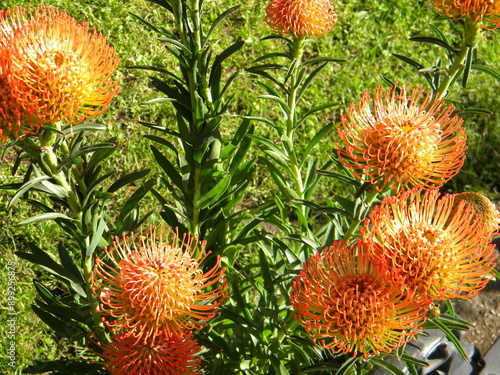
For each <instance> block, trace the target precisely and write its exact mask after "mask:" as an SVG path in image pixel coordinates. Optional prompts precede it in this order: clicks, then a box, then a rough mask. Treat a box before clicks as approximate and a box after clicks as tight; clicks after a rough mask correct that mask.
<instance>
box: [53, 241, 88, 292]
mask: <svg viewBox="0 0 500 375" xmlns="http://www.w3.org/2000/svg"><path fill="white" fill-rule="evenodd" d="M57 252H58V254H59V259H60V260H61V265H62V266H63V267H64V268H65V269H66V270H67V271H68V272H70V273H71V274H72V275H73V276H74V277H75V279H76V280H79V281H80V282H81V284H82V285H83V284H84V280H83V276H82V273H81V272H80V270H79V269H78V267H77V266H76V265H75V263H74V262H73V259H72V258H71V256H70V255H69V253H68V250H66V247H65V246H64V244H63V243H62V242H59V245H58V246H57Z"/></svg>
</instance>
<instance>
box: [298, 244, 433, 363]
mask: <svg viewBox="0 0 500 375" xmlns="http://www.w3.org/2000/svg"><path fill="white" fill-rule="evenodd" d="M386 276H387V274H386V271H385V270H384V265H383V263H381V264H377V263H372V262H370V261H369V259H368V254H367V245H366V244H365V243H363V242H361V241H360V242H358V243H355V244H350V245H347V244H346V243H344V242H342V241H338V242H334V243H333V246H331V247H330V248H325V250H324V252H323V254H320V253H317V254H316V255H315V256H314V257H312V258H310V259H309V260H308V262H307V264H306V265H304V269H303V270H302V271H301V272H300V275H299V276H298V277H297V278H296V279H295V280H294V282H293V284H292V295H291V302H292V304H293V306H294V308H295V310H296V311H297V319H298V321H299V322H300V323H301V324H303V325H304V327H305V329H306V331H307V333H308V334H309V335H310V336H311V337H312V338H313V340H314V342H315V343H316V344H317V345H318V346H321V347H325V348H328V349H331V350H333V351H334V352H342V353H344V354H348V353H352V355H353V356H356V355H357V354H358V353H361V354H363V356H364V357H365V358H368V357H369V356H370V355H380V352H385V353H390V352H391V351H393V350H394V349H396V348H398V347H400V346H402V345H403V344H404V343H406V342H408V341H410V340H411V339H412V337H413V336H414V335H416V334H417V333H418V332H420V330H421V325H422V324H423V322H424V321H425V313H426V311H427V306H428V303H427V302H426V301H423V300H418V299H415V298H413V297H414V296H413V295H412V294H411V293H406V292H404V291H403V290H402V288H401V284H400V283H399V282H398V279H397V278H393V279H388V278H386Z"/></svg>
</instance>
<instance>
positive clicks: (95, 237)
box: [85, 208, 107, 258]
mask: <svg viewBox="0 0 500 375" xmlns="http://www.w3.org/2000/svg"><path fill="white" fill-rule="evenodd" d="M106 228H107V225H106V208H103V210H102V212H101V218H100V219H99V224H98V225H97V228H94V230H93V231H92V238H91V241H90V244H89V246H88V247H87V249H86V250H85V257H87V258H89V257H91V256H92V254H93V253H94V250H95V249H96V247H97V245H98V244H99V242H100V241H101V240H102V239H103V237H102V235H103V233H104V230H105V229H106Z"/></svg>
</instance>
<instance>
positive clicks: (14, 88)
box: [0, 5, 120, 137]
mask: <svg viewBox="0 0 500 375" xmlns="http://www.w3.org/2000/svg"><path fill="white" fill-rule="evenodd" d="M0 37H1V38H2V39H3V41H2V42H1V46H0V49H1V52H2V55H3V56H2V58H1V59H0V77H1V78H2V79H0V82H1V86H0V87H1V88H2V91H0V94H1V95H2V97H1V98H0V102H1V103H2V104H1V106H0V108H1V109H0V112H1V115H2V116H1V117H0V121H2V123H0V127H1V128H2V129H3V132H2V136H3V137H6V133H12V134H13V135H14V136H24V135H25V134H19V133H22V132H23V131H24V133H26V132H27V133H34V132H36V131H37V127H39V125H40V124H43V123H51V122H52V123H53V122H57V121H60V120H65V121H68V122H70V123H73V124H76V123H79V122H82V121H83V120H84V119H86V118H89V117H93V116H96V115H98V114H101V113H102V112H104V111H105V110H106V109H107V107H108V105H109V103H110V101H111V99H112V98H113V97H114V96H115V95H116V94H117V93H118V91H119V90H120V88H119V87H118V81H116V80H113V78H112V76H113V74H114V73H115V72H116V70H117V68H118V64H119V61H120V60H119V59H118V57H117V56H116V51H115V49H114V48H113V47H111V46H109V45H107V43H106V38H105V37H103V36H101V35H99V34H97V33H95V30H92V32H90V31H89V25H88V24H87V23H78V22H77V21H76V20H75V19H74V18H72V17H70V16H69V15H68V14H67V13H64V12H61V11H60V10H58V9H56V8H48V7H45V6H44V5H39V6H38V7H36V9H34V10H33V9H29V10H28V11H27V10H25V9H23V8H21V7H15V8H12V9H10V10H7V11H4V12H2V13H0ZM19 108H20V109H19ZM25 117H26V118H25ZM26 120H31V123H33V124H35V125H37V126H33V125H30V124H29V123H28V129H27V130H24V129H23V130H21V127H22V126H26V124H25V122H26ZM28 122H29V121H28Z"/></svg>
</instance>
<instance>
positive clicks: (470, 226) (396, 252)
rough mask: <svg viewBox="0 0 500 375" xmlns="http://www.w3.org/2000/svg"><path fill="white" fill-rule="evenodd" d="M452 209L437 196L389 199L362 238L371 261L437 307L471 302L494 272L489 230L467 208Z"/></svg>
mask: <svg viewBox="0 0 500 375" xmlns="http://www.w3.org/2000/svg"><path fill="white" fill-rule="evenodd" d="M453 204H454V197H453V196H452V195H445V196H443V197H440V196H439V191H438V190H428V191H425V192H424V193H423V194H422V195H421V191H420V190H418V189H413V190H409V191H406V192H403V193H402V194H400V195H398V196H393V197H388V198H386V199H384V200H383V201H382V203H381V204H380V206H378V207H375V208H374V209H373V211H372V212H371V213H370V216H369V225H368V226H367V228H368V229H367V232H366V233H365V234H364V236H365V238H367V239H368V242H369V243H370V244H372V246H371V250H370V257H371V259H372V260H373V261H379V262H387V263H388V265H389V267H390V268H391V269H392V272H393V273H394V274H397V275H398V277H402V280H403V282H404V283H405V285H406V286H407V288H408V289H409V290H410V291H414V292H416V293H417V294H422V295H423V296H427V297H428V298H429V299H431V300H434V301H440V300H447V299H450V298H470V297H473V296H474V295H476V294H477V293H478V292H479V291H480V290H481V289H482V288H483V287H484V286H485V285H486V283H487V282H488V274H489V273H490V272H491V271H492V269H493V268H494V266H495V264H494V261H495V259H496V255H495V251H494V248H493V245H490V240H491V232H489V231H488V229H489V228H488V227H487V226H485V224H484V223H483V222H482V220H481V218H480V217H477V215H475V214H474V210H473V208H472V207H470V206H468V205H466V204H465V202H460V203H459V204H458V206H456V207H455V208H454V209H453V210H452V208H453Z"/></svg>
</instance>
